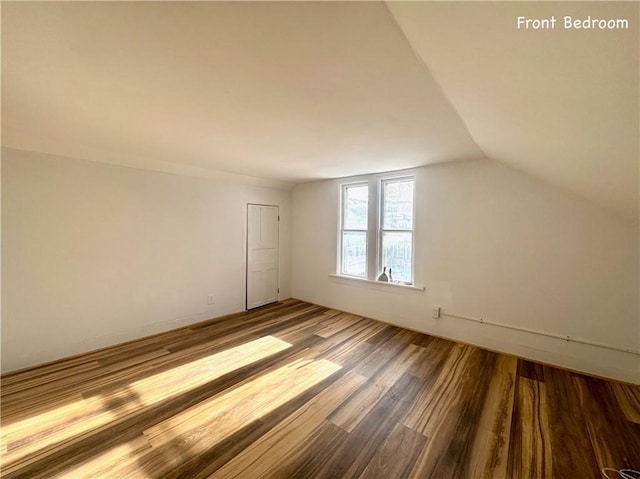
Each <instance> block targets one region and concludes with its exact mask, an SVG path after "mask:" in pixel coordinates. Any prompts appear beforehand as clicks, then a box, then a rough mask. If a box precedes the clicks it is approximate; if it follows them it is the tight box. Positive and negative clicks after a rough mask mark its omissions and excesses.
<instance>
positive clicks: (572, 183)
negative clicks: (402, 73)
mask: <svg viewBox="0 0 640 479" xmlns="http://www.w3.org/2000/svg"><path fill="white" fill-rule="evenodd" d="M638 6H639V4H638V2H628V3H625V2H575V3H574V2H478V3H476V2H465V3H456V2H436V3H428V2H389V3H388V7H389V9H390V11H391V12H392V14H393V16H394V17H395V19H396V21H397V22H398V25H399V26H400V27H401V29H402V31H403V32H404V33H405V35H406V36H407V39H408V40H409V42H410V44H411V45H412V47H413V48H414V49H415V51H416V52H417V54H418V55H419V56H420V57H421V58H422V59H423V61H424V62H425V65H426V67H427V68H428V69H429V70H430V71H431V73H432V74H433V76H434V78H435V79H436V81H437V82H438V83H439V84H440V85H442V89H443V90H444V92H445V94H446V95H447V97H448V99H449V100H450V101H451V103H452V104H453V106H454V107H455V109H456V111H457V112H458V113H459V114H460V116H461V117H462V118H463V120H464V122H465V124H466V125H467V127H468V129H469V132H470V133H471V136H472V137H473V139H474V140H475V141H476V143H477V144H478V145H479V146H480V148H481V149H482V150H483V151H484V152H485V153H486V154H487V156H488V157H490V158H492V159H495V160H499V161H502V162H504V163H507V164H509V165H511V166H514V167H516V168H518V169H520V170H523V171H525V172H528V173H530V174H533V175H535V176H537V177H540V178H543V179H546V180H548V181H550V182H552V183H554V184H556V185H559V186H561V187H564V188H566V189H569V190H571V191H573V192H575V193H577V194H579V195H581V196H583V197H586V198H589V199H591V200H593V201H595V202H597V203H598V204H599V205H601V206H603V207H605V208H607V209H608V210H610V211H613V212H615V213H616V214H619V215H621V216H624V217H626V218H628V219H631V220H634V221H637V220H638V202H639V198H638V189H639V168H640V164H639V160H640V157H639V152H638V147H639V142H640V126H639V123H638V116H639V114H640V102H639V94H638V91H639V90H638V88H639V84H638V78H639V75H640V71H639V68H640V66H639V63H640V56H639V51H638V48H639V47H638V45H639V43H638V41H639V39H638V28H639V27H638V23H639V16H638ZM519 16H523V17H526V18H532V19H533V18H538V19H540V18H551V17H552V16H555V18H556V28H555V29H553V30H532V29H530V30H524V29H518V28H517V23H516V22H517V18H518V17H519ZM565 16H570V17H572V18H574V19H581V20H582V19H586V18H587V17H589V16H590V17H591V18H592V19H595V18H598V19H616V18H622V19H627V20H628V21H629V29H627V30H583V29H581V30H575V29H571V30H565V29H564V26H563V24H562V22H563V19H564V17H565Z"/></svg>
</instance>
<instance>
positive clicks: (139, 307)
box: [2, 149, 291, 371]
mask: <svg viewBox="0 0 640 479" xmlns="http://www.w3.org/2000/svg"><path fill="white" fill-rule="evenodd" d="M247 203H264V204H276V205H279V206H280V215H281V218H282V221H281V225H280V228H281V230H280V241H281V244H280V279H279V281H280V297H281V298H287V297H289V296H290V295H291V282H290V269H291V264H290V259H291V258H290V239H291V221H290V219H291V193H290V192H289V191H285V190H277V189H269V188H262V187H257V186H249V185H244V184H241V183H235V182H231V181H216V180H212V179H204V178H195V177H187V176H178V175H171V174H166V173H158V172H153V171H145V170H139V169H133V168H126V167H121V166H115V165H107V164H102V163H95V162H90V161H81V160H73V159H68V158H61V157H55V156H50V155H44V154H40V153H32V152H26V151H19V150H12V149H3V161H2V279H3V281H2V297H3V302H2V370H3V371H10V370H14V369H16V368H22V367H25V366H29V365H33V364H38V363H42V362H45V361H49V360H53V359H57V358H61V357H64V356H68V355H72V354H76V353H80V352H84V351H88V350H92V349H96V348H99V347H103V346H106V345H111V344H115V343H118V342H122V341H125V340H129V339H133V338H138V337H142V336H146V335H149V334H153V333H157V332H160V331H165V330H168V329H172V328H176V327H178V326H182V325H185V324H190V323H194V322H197V321H201V320H205V319H208V318H212V317H215V316H219V315H222V314H226V313H231V312H236V311H241V310H243V309H244V301H245V232H246V204H247ZM208 294H214V295H215V304H213V305H207V301H206V297H207V295H208Z"/></svg>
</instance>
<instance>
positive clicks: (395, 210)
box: [378, 178, 414, 284]
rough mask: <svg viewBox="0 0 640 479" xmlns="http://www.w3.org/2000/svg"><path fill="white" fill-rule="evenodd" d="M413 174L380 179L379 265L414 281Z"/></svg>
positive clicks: (395, 275)
mask: <svg viewBox="0 0 640 479" xmlns="http://www.w3.org/2000/svg"><path fill="white" fill-rule="evenodd" d="M413 184H414V180H413V178H402V179H392V180H382V187H381V190H382V201H381V203H382V207H381V208H380V217H381V218H380V219H381V220H380V223H381V228H380V245H381V246H380V259H379V263H378V264H379V265H381V266H382V267H385V266H386V267H387V272H389V271H391V275H392V278H393V279H394V280H398V281H401V282H403V283H409V284H411V283H413Z"/></svg>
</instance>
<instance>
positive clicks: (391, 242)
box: [382, 232, 413, 283]
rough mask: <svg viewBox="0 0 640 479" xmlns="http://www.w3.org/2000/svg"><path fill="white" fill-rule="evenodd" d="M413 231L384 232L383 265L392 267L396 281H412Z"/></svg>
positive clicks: (392, 273) (388, 267)
mask: <svg viewBox="0 0 640 479" xmlns="http://www.w3.org/2000/svg"><path fill="white" fill-rule="evenodd" d="M412 236H413V233H410V232H407V233H404V232H402V233H398V232H383V233H382V266H386V267H387V274H389V269H391V275H392V277H393V280H394V281H398V280H399V281H404V282H406V283H410V282H411V254H412V252H411V239H412Z"/></svg>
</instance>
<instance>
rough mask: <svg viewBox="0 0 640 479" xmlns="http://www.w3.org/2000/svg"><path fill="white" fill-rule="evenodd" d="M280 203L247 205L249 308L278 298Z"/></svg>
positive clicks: (273, 301)
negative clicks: (274, 204) (277, 204)
mask: <svg viewBox="0 0 640 479" xmlns="http://www.w3.org/2000/svg"><path fill="white" fill-rule="evenodd" d="M279 220H280V218H279V216H278V207H277V206H265V205H247V309H252V308H257V307H258V306H262V305H264V304H269V303H275V302H276V301H278V222H279Z"/></svg>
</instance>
